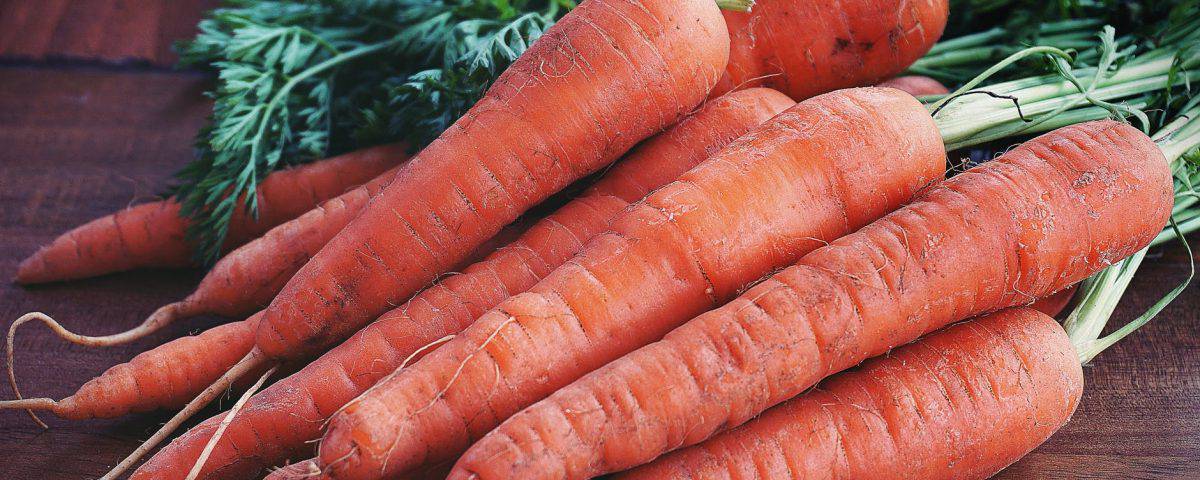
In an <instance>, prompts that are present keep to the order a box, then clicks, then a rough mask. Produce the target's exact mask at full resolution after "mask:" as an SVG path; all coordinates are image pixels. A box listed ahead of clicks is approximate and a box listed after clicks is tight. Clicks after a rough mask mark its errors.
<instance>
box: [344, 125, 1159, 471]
mask: <svg viewBox="0 0 1200 480" xmlns="http://www.w3.org/2000/svg"><path fill="white" fill-rule="evenodd" d="M1171 188H1172V186H1171V172H1170V169H1169V168H1168V167H1167V163H1166V161H1164V159H1163V154H1162V152H1161V151H1159V149H1158V147H1157V146H1156V145H1155V143H1154V142H1153V141H1151V140H1150V138H1149V137H1147V136H1146V135H1145V134H1143V133H1141V132H1140V131H1138V130H1137V129H1136V128H1133V127H1131V126H1129V125H1127V124H1123V123H1118V122H1114V121H1111V120H1103V121H1095V122H1089V123H1085V124H1080V125H1074V126H1070V127H1066V128H1062V129H1059V130H1056V131H1054V132H1051V133H1049V134H1046V135H1043V136H1041V137H1038V138H1035V139H1033V140H1030V141H1028V142H1025V143H1024V144H1022V145H1021V146H1020V147H1017V148H1016V149H1013V150H1011V151H1009V152H1008V153H1006V154H1004V155H1002V156H1001V157H1000V158H999V159H997V160H995V161H991V162H988V163H985V164H983V165H981V166H978V167H975V168H973V169H971V170H969V171H967V172H966V173H963V174H960V175H957V176H955V177H954V178H951V179H950V180H947V181H945V182H943V183H941V184H940V185H938V186H936V187H934V188H932V189H930V190H928V191H926V192H923V193H922V194H921V195H920V196H919V197H918V198H917V199H916V200H915V201H914V202H913V203H911V204H909V205H907V206H905V207H904V208H902V209H900V210H897V211H896V212H894V213H892V214H890V215H888V216H887V217H884V218H883V219H881V220H879V221H877V222H875V223H872V224H871V225H868V226H867V227H865V228H863V229H862V230H859V231H857V232H855V233H853V234H850V235H847V236H845V237H842V238H840V239H838V240H836V241H834V242H833V243H831V244H830V245H829V246H827V247H824V248H821V249H819V250H817V251H815V252H813V253H811V254H809V255H807V256H805V257H804V258H803V259H801V260H800V261H799V262H798V263H797V264H796V265H794V266H792V267H789V268H787V269H785V270H783V271H781V272H779V273H777V274H775V275H773V276H772V277H770V278H769V279H767V280H765V281H764V282H762V283H760V284H758V285H756V286H755V287H753V288H751V289H750V290H748V291H746V293H744V294H742V295H741V296H739V297H738V298H737V299H735V300H733V301H731V302H730V303H728V304H726V305H725V306H723V307H721V308H718V309H716V310H713V311H710V312H708V313H705V314H704V315H701V316H699V317H696V318H695V319H693V320H691V321H689V322H688V323H686V324H685V325H683V326H681V327H679V328H678V329H675V330H674V331H672V332H671V333H670V334H668V335H667V336H666V337H665V338H663V339H662V340H661V341H659V342H655V343H653V344H650V345H648V346H646V347H643V348H641V349H639V350H637V351H635V352H633V353H631V354H629V355H626V356H625V357H623V358H621V359H619V360H617V361H614V362H612V363H610V364H608V365H606V366H604V367H602V368H600V369H598V370H596V371H594V372H592V373H591V374H589V375H588V376H587V377H585V378H583V379H581V380H580V381H578V382H575V383H574V384H572V385H570V386H567V387H565V388H563V389H561V390H559V391H557V392H555V393H554V394H553V395H550V396H549V397H548V398H546V399H545V400H543V401H541V402H538V403H537V404H535V405H533V406H531V407H529V408H528V409H526V410H524V411H522V412H521V413H519V414H517V415H514V416H512V417H511V418H509V419H508V420H507V421H506V422H505V423H504V424H503V425H501V426H500V427H499V428H497V429H496V430H494V431H493V432H491V433H489V434H488V435H487V436H486V437H484V438H483V439H482V440H480V441H479V442H478V443H476V444H475V445H474V446H473V447H472V448H471V450H469V451H468V452H467V453H466V454H464V455H463V457H462V458H461V459H459V461H458V464H457V465H456V467H455V470H454V472H453V473H452V474H451V476H450V478H452V479H463V478H480V479H491V478H523V479H538V478H555V479H564V478H590V477H591V476H594V475H598V474H602V473H606V472H613V471H619V470H623V469H626V468H629V467H633V466H636V465H639V464H642V463H645V462H648V461H650V460H653V459H654V458H655V457H657V456H659V455H662V454H663V453H666V452H669V451H671V450H674V449H676V448H680V447H683V446H687V445H692V444H695V443H698V442H700V441H702V440H704V439H706V438H708V437H710V436H711V435H713V434H715V433H718V432H720V431H722V430H725V429H727V428H731V427H735V426H737V425H740V424H742V423H744V422H746V421H747V420H749V419H751V418H753V417H754V416H756V415H758V414H759V413H761V412H762V411H763V410H765V409H767V408H769V407H771V406H773V405H776V404H778V403H780V402H782V401H784V400H787V399H788V398H790V397H793V396H795V395H797V394H799V393H800V392H802V391H804V390H805V389H807V388H809V387H810V386H812V385H813V384H814V383H816V382H817V381H819V380H820V379H822V378H824V377H826V376H828V375H830V374H832V373H835V372H837V371H840V370H842V369H845V368H848V367H850V366H853V365H855V364H857V363H859V362H861V361H862V360H864V359H866V358H869V357H872V356H876V355H879V354H881V353H883V352H886V351H887V350H888V349H890V348H892V347H894V346H896V345H900V344H903V343H906V342H910V341H912V340H914V339H916V338H917V337H919V336H920V335H922V334H924V333H926V332H929V331H932V330H935V329H938V328H940V327H942V326H944V325H946V324H948V323H951V322H954V321H958V320H961V319H963V318H966V317H969V316H973V315H977V314H981V313H985V312H989V311H994V310H997V309H1001V308H1005V307H1009V306H1016V305H1023V304H1027V303H1029V302H1031V301H1032V300H1033V299H1036V298H1039V297H1042V296H1045V295H1048V294H1050V293H1052V292H1055V291H1058V290H1060V289H1062V288H1064V287H1066V286H1068V285H1070V284H1072V283H1075V282H1077V281H1080V280H1082V279H1083V278H1085V277H1087V276H1088V275H1090V274H1092V273H1095V272H1096V271H1099V270H1100V269H1102V268H1104V267H1106V266H1108V265H1109V264H1111V263H1112V262H1115V261H1117V260H1119V259H1121V258H1124V257H1126V256H1128V255H1130V254H1132V253H1134V252H1136V251H1138V250H1140V249H1141V248H1142V247H1144V246H1146V245H1147V244H1149V242H1150V240H1152V239H1153V238H1154V236H1155V235H1156V234H1157V232H1158V231H1159V230H1160V229H1161V226H1162V225H1163V224H1164V223H1165V222H1166V221H1167V218H1168V216H1169V214H1170V211H1171V206H1172V192H1171ZM437 353H441V351H439V352H437ZM430 358H433V357H432V356H431V357H427V360H428V359H430ZM417 366H418V367H419V366H420V365H419V364H418V365H417ZM505 393H508V392H505ZM495 403H496V402H495V401H493V402H492V404H493V405H494V404H495ZM432 408H437V406H435V407H431V409H432ZM335 422H336V419H335ZM334 425H336V423H335V424H334ZM330 432H331V433H332V432H333V430H332V428H331V430H330ZM360 435H361V434H360ZM326 438H327V439H328V438H329V436H328V435H327V437H326ZM363 438H365V437H362V436H360V437H358V438H357V440H359V443H358V445H359V447H360V448H361V447H362V445H363V440H362V439H363ZM324 449H325V446H324V445H322V451H324ZM322 461H326V459H325V457H322Z"/></svg>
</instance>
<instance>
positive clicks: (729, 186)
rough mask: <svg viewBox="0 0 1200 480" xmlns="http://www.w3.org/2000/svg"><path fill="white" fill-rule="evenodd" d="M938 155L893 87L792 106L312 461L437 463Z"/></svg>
mask: <svg viewBox="0 0 1200 480" xmlns="http://www.w3.org/2000/svg"><path fill="white" fill-rule="evenodd" d="M942 149H943V146H942V143H941V138H940V136H939V134H938V130H937V128H936V127H935V126H934V124H933V120H932V119H931V118H930V116H929V114H928V113H926V111H925V109H924V107H923V106H922V105H921V104H920V103H919V102H917V101H916V100H915V99H914V98H913V97H912V96H910V95H908V94H905V93H903V92H900V91H898V90H891V89H877V88H867V89H853V90H842V91H838V92H834V93H830V94H826V95H822V96H818V97H815V98H812V99H809V100H806V101H805V102H802V103H800V104H798V105H796V106H795V107H792V108H791V109H789V110H788V111H786V112H784V113H782V114H780V115H777V116H776V117H775V118H773V119H771V120H770V121H769V122H767V123H766V124H764V125H762V126H760V127H759V128H757V129H755V130H753V131H751V132H750V133H749V134H747V135H745V136H743V137H742V138H741V139H738V140H736V141H734V142H733V143H732V144H730V145H729V146H728V147H726V148H725V149H724V150H722V151H720V152H718V153H717V154H716V155H714V156H713V157H711V158H709V159H708V160H707V161H705V162H704V163H703V164H701V165H700V166H698V167H696V168H693V169H692V170H690V171H688V172H687V173H685V174H684V175H683V176H681V177H680V179H679V180H678V181H676V182H674V183H672V184H670V185H667V186H665V187H663V188H661V189H658V190H656V191H655V192H654V193H652V194H650V195H649V196H647V197H646V198H645V199H644V200H642V201H641V202H638V203H637V204H635V205H634V206H632V207H630V209H629V210H627V211H626V212H624V213H623V214H622V216H621V217H620V218H619V219H617V220H615V221H614V224H613V232H610V233H605V234H603V235H600V236H598V237H596V238H594V239H593V240H592V242H591V243H590V244H589V245H588V247H587V248H586V249H585V250H584V251H583V252H582V253H580V254H579V255H578V256H577V257H575V259H574V260H572V261H571V262H569V263H567V264H566V265H564V266H563V267H561V268H559V269H558V270H556V271H555V272H553V273H551V274H550V275H549V276H548V277H546V279H544V280H543V281H541V282H539V283H538V284H537V285H536V286H534V287H533V288H531V289H530V290H529V291H527V292H525V293H522V294H520V295H516V296H514V297H512V298H509V299H508V300H505V301H504V302H502V303H501V304H500V305H499V306H497V307H496V308H495V309H493V310H491V311H490V312H488V313H486V314H484V315H483V316H481V317H480V318H479V319H477V320H476V321H475V323H474V324H473V325H471V326H470V327H468V328H467V329H466V330H464V331H463V333H461V334H459V335H458V336H457V337H455V338H454V339H453V340H450V341H449V342H447V343H446V344H445V345H444V346H442V347H440V348H438V349H437V350H435V351H434V352H432V353H430V354H428V355H426V356H425V357H424V358H423V359H421V360H420V361H418V362H417V363H416V364H414V365H413V366H411V367H409V368H406V369H403V370H400V371H399V372H398V373H397V375H396V376H394V377H391V378H389V379H387V380H385V381H382V382H380V383H379V384H377V385H376V386H375V387H374V388H373V389H372V390H371V391H369V392H367V393H366V394H364V395H363V396H361V397H359V398H358V399H356V400H355V401H354V402H351V403H350V404H348V405H347V406H346V408H345V409H344V410H343V411H342V412H341V413H339V414H338V415H336V416H334V417H333V419H332V420H331V423H330V426H329V429H328V431H327V433H326V434H325V437H324V439H323V440H322V443H321V446H320V461H321V464H322V465H323V466H324V467H326V468H328V469H329V472H330V474H331V476H333V477H335V478H377V477H379V476H388V475H392V474H395V473H398V472H404V471H407V470H409V469H412V468H415V467H417V466H419V465H422V464H427V463H431V462H437V461H441V460H446V459H451V458H453V457H454V456H455V455H456V454H458V453H459V452H461V451H463V450H464V449H465V448H466V447H467V446H468V445H469V444H470V442H471V441H472V440H474V439H476V438H479V437H480V436H482V435H483V434H484V433H486V432H487V431H489V430H491V429H492V428H493V427H495V426H496V425H497V424H499V422H500V421H501V420H503V419H504V418H506V417H508V416H509V415H510V414H512V413H515V412H516V411H517V410H520V409H521V408H522V407H525V406H527V405H529V404H530V403H533V402H534V401H536V400H539V399H540V398H543V397H544V396H545V395H548V394H549V393H551V392H553V391H554V390H555V389H557V388H558V387H561V386H563V385H565V384H567V383H569V382H570V381H572V380H574V379H575V378H578V377H579V376H580V375H583V374H584V373H587V372H588V371H590V370H593V369H595V368H597V367H599V366H601V365H603V364H605V363H607V362H608V361H611V360H612V359H615V358H616V357H619V356H620V355H622V354H624V353H626V352H628V351H630V350H633V349H634V348H637V347H638V346H640V345H644V344H646V343H649V342H651V341H653V340H656V339H658V338H660V337H661V336H662V335H663V334H664V333H666V332H667V331H669V330H670V329H672V328H674V327H675V326H677V325H679V324H680V323H682V322H684V321H686V320H687V319H689V318H691V317H693V316H695V315H697V314H699V313H701V312H704V311H705V310H708V309H711V308H713V307H715V306H717V305H719V304H720V303H722V302H724V301H725V300H727V299H729V298H732V297H733V296H734V295H736V293H737V292H738V291H739V290H740V289H741V288H742V287H743V286H745V285H746V284H748V283H750V282H752V281H754V280H755V279H757V278H760V277H761V276H762V275H765V274H767V273H769V272H770V271H771V270H772V269H773V268H775V267H776V266H780V265H786V264H788V263H791V262H794V261H795V260H796V259H798V258H799V257H800V256H801V255H803V254H804V253H807V252H808V251H811V250H812V249H814V248H816V247H818V246H821V245H822V244H824V243H825V242H827V241H831V240H833V239H835V238H837V237H840V236H842V235H844V234H846V233H849V232H851V231H854V230H855V229H857V228H859V227H861V226H863V225H865V224H867V223H869V222H871V221H872V220H874V219H876V218H879V217H880V216H883V215H884V214H885V213H887V212H888V211H891V210H892V209H894V208H896V207H898V206H899V205H901V204H902V203H904V202H906V201H908V200H909V199H910V198H911V197H912V195H913V194H914V193H916V192H917V191H918V190H919V189H921V188H922V187H924V186H925V185H928V184H930V183H932V182H934V181H936V180H937V179H940V178H941V177H942V172H943V171H944V166H945V153H944V152H943V150H942ZM863 159H870V161H863ZM618 443H619V442H618ZM514 478H519V477H514Z"/></svg>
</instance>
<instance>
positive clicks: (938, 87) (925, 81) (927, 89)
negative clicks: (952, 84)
mask: <svg viewBox="0 0 1200 480" xmlns="http://www.w3.org/2000/svg"><path fill="white" fill-rule="evenodd" d="M878 85H879V86H880V87H891V88H895V89H897V90H904V91H905V92H908V94H909V95H912V96H914V97H922V96H926V95H944V94H947V93H950V89H948V88H946V86H945V85H942V82H939V81H937V80H934V79H932V78H929V77H925V76H921V75H905V76H903V77H894V78H890V79H887V80H884V81H882V82H879V84H878Z"/></svg>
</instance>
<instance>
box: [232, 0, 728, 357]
mask: <svg viewBox="0 0 1200 480" xmlns="http://www.w3.org/2000/svg"><path fill="white" fill-rule="evenodd" d="M728 54H729V39H728V34H727V31H726V29H725V26H724V21H723V19H722V17H721V15H720V12H719V10H718V8H717V6H716V4H715V3H713V2H712V1H711V0H684V1H680V0H640V1H639V0H591V1H588V2H584V3H582V4H581V5H580V6H579V7H577V8H575V9H574V10H572V11H571V12H570V13H568V14H567V15H566V16H565V17H563V18H562V20H560V21H558V22H557V23H555V24H554V26H553V27H551V28H550V29H548V30H547V31H546V33H545V35H544V36H542V37H541V38H539V39H538V41H537V42H534V44H533V45H532V46H531V47H530V48H529V50H528V51H526V52H525V54H523V55H522V56H521V57H520V58H518V59H517V60H516V61H515V62H514V63H513V64H512V65H511V66H510V67H509V68H508V69H507V70H506V71H505V72H504V73H503V74H501V75H500V77H499V78H497V80H496V82H495V83H494V84H493V85H492V86H491V88H490V89H489V90H488V92H487V94H486V95H485V96H484V97H483V98H482V99H481V100H480V101H479V102H478V103H476V104H475V106H474V107H472V108H471V110H469V111H468V112H467V113H466V114H465V115H464V116H463V117H462V118H461V119H459V120H458V121H456V122H455V123H454V125H452V126H451V127H450V128H449V129H447V130H446V132H445V133H443V134H442V135H441V136H440V137H439V138H438V139H437V140H435V141H434V142H433V143H431V144H430V145H429V146H428V147H426V148H425V149H424V150H422V151H421V153H419V154H418V155H416V156H415V157H413V159H412V160H411V161H410V162H409V163H408V164H407V165H406V166H405V168H403V169H401V171H400V173H399V174H398V175H397V176H396V179H395V180H394V181H393V182H392V183H391V184H390V185H388V187H387V188H385V189H384V190H383V192H381V193H380V194H379V195H378V196H377V197H376V199H375V200H374V201H372V202H371V204H370V205H369V206H368V207H367V208H366V209H365V210H363V212H362V214H360V215H359V217H358V218H356V219H355V220H354V221H353V222H351V223H350V225H348V226H347V227H346V229H345V230H343V231H342V233H340V234H339V235H338V236H337V237H335V238H334V239H333V240H332V241H330V242H329V244H327V245H326V246H325V248H323V249H322V250H321V251H320V252H319V253H318V254H317V255H316V256H315V257H314V258H313V259H312V261H310V262H308V263H307V264H306V265H305V266H304V267H303V268H302V269H301V270H300V271H299V272H298V273H297V274H296V275H295V276H294V277H293V278H292V280H291V281H289V282H288V283H287V285H286V286H285V287H284V288H283V290H282V291H281V292H280V294H279V296H277V297H276V298H275V300H274V301H273V302H272V303H271V305H270V306H269V307H268V308H267V309H266V310H265V312H264V314H263V322H262V324H261V325H260V326H259V329H258V336H257V340H256V345H257V347H258V350H259V351H261V352H262V353H263V354H265V355H266V357H269V358H272V359H276V360H279V359H287V358H297V357H303V356H306V355H311V354H312V353H314V352H318V351H320V350H321V349H323V348H328V347H329V346H331V345H333V344H336V342H339V341H341V340H344V339H345V338H346V337H348V336H349V335H350V334H352V333H353V332H355V331H357V330H358V329H360V328H362V327H363V326H364V325H365V324H366V323H368V322H369V321H371V320H373V319H375V318H376V317H378V316H379V315H380V314H382V313H384V312H385V311H387V310H388V309H390V308H391V307H392V306H394V305H397V304H399V303H401V302H403V301H404V300H406V299H407V298H408V297H409V296H411V295H412V294H413V293H415V292H416V291H417V290H418V289H420V288H422V287H424V286H426V285H428V284H429V283H430V282H431V281H433V280H434V279H435V278H437V276H438V275H441V274H442V273H444V272H446V271H447V270H448V269H450V268H451V267H453V266H454V265H456V264H457V263H458V262H460V261H461V260H462V259H464V258H465V256H466V255H468V254H469V253H470V252H471V251H472V250H473V249H474V248H475V247H476V246H478V245H479V244H480V243H482V242H483V241H484V240H486V239H487V238H489V237H491V236H493V235H495V234H496V232H497V231H499V230H500V228H501V227H502V226H504V225H505V224H508V223H510V222H512V221H513V220H515V219H516V218H517V216H518V215H520V214H521V213H522V212H524V211H525V210H526V209H528V208H529V207H531V206H533V205H536V204H537V203H538V202H540V201H541V200H543V199H545V198H546V197H547V196H549V195H551V194H552V193H554V192H556V191H558V190H560V189H562V188H563V187H565V186H567V185H568V184H569V183H571V182H573V181H575V180H576V179H578V178H581V177H583V176H584V175H587V174H589V173H591V172H594V171H596V170H598V169H600V168H602V167H604V166H605V165H607V164H608V163H611V162H612V161H614V160H616V159H617V158H618V157H619V156H621V155H623V154H624V153H625V152H626V151H628V150H629V149H630V148H632V147H633V146H634V144H635V143H637V142H638V141H640V140H642V139H644V138H646V137H649V136H651V135H653V134H655V133H658V132H659V131H661V130H663V129H665V128H666V127H668V126H670V125H671V124H674V123H675V122H677V121H678V120H679V119H681V118H682V117H683V116H685V115H686V114H688V113H690V112H691V111H692V110H694V109H695V107H696V106H697V105H699V104H700V102H701V101H703V100H704V98H705V97H706V96H707V95H708V92H709V90H710V89H711V88H712V86H713V85H714V84H715V83H716V81H717V78H718V77H719V75H720V71H721V69H723V68H724V66H725V64H726V62H727V61H728Z"/></svg>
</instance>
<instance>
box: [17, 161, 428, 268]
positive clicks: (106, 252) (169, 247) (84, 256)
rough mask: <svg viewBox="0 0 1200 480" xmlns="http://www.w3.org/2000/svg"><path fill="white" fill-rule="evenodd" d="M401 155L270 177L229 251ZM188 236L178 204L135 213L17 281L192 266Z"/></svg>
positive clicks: (124, 213) (66, 240) (72, 239)
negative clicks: (254, 210) (257, 207)
mask: <svg viewBox="0 0 1200 480" xmlns="http://www.w3.org/2000/svg"><path fill="white" fill-rule="evenodd" d="M403 152H404V146H403V145H385V146H381V147H374V148H368V149H364V150H360V151H357V152H352V153H347V154H345V155H341V156H337V157H333V158H330V159H328V160H325V161H320V162H316V163H312V164H309V165H304V166H300V167H295V168H291V169H287V170H282V171H278V172H275V173H273V174H271V175H269V176H267V178H266V179H265V180H263V182H262V184H261V185H259V187H258V205H259V210H258V216H257V217H254V216H250V215H248V214H247V213H246V212H245V211H241V210H239V211H237V212H235V213H234V216H233V221H232V223H231V224H230V226H229V233H228V234H227V237H226V240H225V248H226V250H229V249H232V248H234V247H237V246H238V245H241V244H242V243H245V242H247V241H250V240H252V239H254V238H256V237H258V236H259V235H262V233H263V232H266V231H267V230H269V229H270V228H271V227H274V226H276V225H279V224H281V223H284V222H286V221H288V220H291V219H293V218H295V217H297V216H299V215H300V214H303V213H304V212H306V211H308V210H309V209H310V208H312V207H313V206H315V205H317V204H319V203H321V202H322V201H324V200H326V199H329V198H332V197H335V196H337V195H340V194H341V193H342V192H344V191H346V189H348V188H352V187H354V186H356V185H359V184H361V183H363V182H366V181H368V180H370V179H372V178H374V177H375V176H377V175H379V174H381V173H383V172H384V171H385V170H387V169H389V168H391V167H394V166H395V165H396V164H397V163H399V162H400V161H401V160H403V159H404V158H405V156H404V155H403ZM186 230H187V220H186V219H184V218H183V217H181V216H180V214H179V204H178V203H176V202H175V201H174V200H163V201H157V202H151V203H145V204H141V205H137V206H134V207H129V208H126V209H124V210H121V211H119V212H117V213H114V214H112V215H109V216H106V217H101V218H98V219H96V220H92V221H91V222H88V223H86V224H84V225H81V226H79V227H76V228H75V229H73V230H71V231H69V232H67V233H64V234H62V235H60V236H59V237H58V238H56V239H54V241H53V242H51V243H50V244H49V245H46V246H44V247H42V248H41V249H40V250H38V251H37V252H36V253H34V254H33V255H32V256H30V257H29V258H27V259H25V261H23V262H21V265H20V267H18V269H17V277H16V281H17V283H20V284H26V285H28V284H33V283H45V282H57V281H63V280H76V279H80V278H87V277H94V276H97V275H104V274H107V273H114V272H120V271H125V270H132V269H135V268H149V267H186V266H192V265H194V263H193V250H192V245H191V243H190V242H189V241H188V240H187V238H186Z"/></svg>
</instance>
